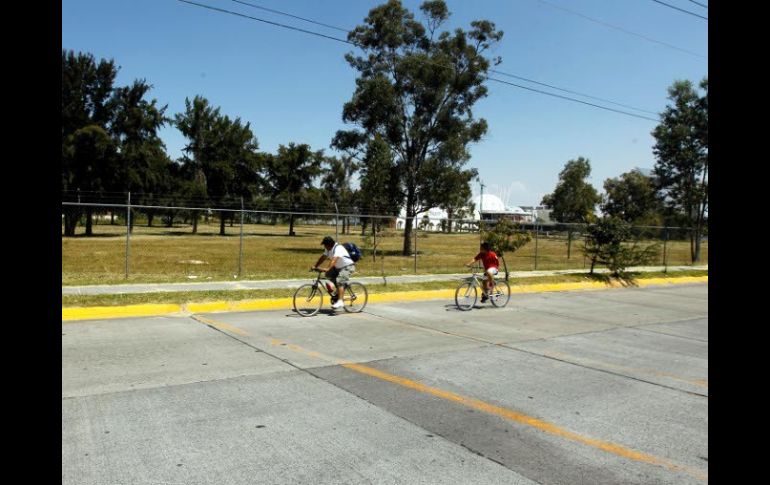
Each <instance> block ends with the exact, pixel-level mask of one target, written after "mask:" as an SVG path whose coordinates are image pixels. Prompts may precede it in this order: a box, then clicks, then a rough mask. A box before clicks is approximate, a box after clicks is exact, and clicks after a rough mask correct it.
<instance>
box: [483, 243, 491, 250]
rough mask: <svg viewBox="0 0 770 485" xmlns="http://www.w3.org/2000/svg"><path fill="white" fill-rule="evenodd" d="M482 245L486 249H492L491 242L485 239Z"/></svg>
mask: <svg viewBox="0 0 770 485" xmlns="http://www.w3.org/2000/svg"><path fill="white" fill-rule="evenodd" d="M481 247H482V248H484V249H486V250H487V251H490V250H491V249H492V248H491V246H490V245H489V243H488V242H486V241H484V242H483V243H481Z"/></svg>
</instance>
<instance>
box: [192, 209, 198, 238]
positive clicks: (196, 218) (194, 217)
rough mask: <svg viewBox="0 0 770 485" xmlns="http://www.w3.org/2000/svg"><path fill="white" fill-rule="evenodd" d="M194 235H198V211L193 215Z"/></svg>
mask: <svg viewBox="0 0 770 485" xmlns="http://www.w3.org/2000/svg"><path fill="white" fill-rule="evenodd" d="M192 233H193V234H198V211H193V213H192Z"/></svg>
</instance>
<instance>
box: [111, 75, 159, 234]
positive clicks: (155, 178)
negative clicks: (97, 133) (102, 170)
mask: <svg viewBox="0 0 770 485" xmlns="http://www.w3.org/2000/svg"><path fill="white" fill-rule="evenodd" d="M150 89H152V86H151V85H149V84H147V82H146V81H145V80H143V79H141V80H140V79H137V80H135V81H134V82H133V84H131V85H130V86H125V87H121V88H117V89H115V92H114V94H113V97H112V99H111V105H112V111H113V118H112V122H111V123H110V132H111V133H112V135H113V137H114V138H115V143H116V145H117V147H118V151H119V158H120V166H119V169H118V170H116V171H115V172H114V173H113V179H112V180H111V181H110V186H111V189H112V190H115V191H128V192H132V193H134V194H137V195H139V196H140V197H138V198H137V199H134V200H140V201H141V203H142V204H145V205H151V204H152V203H153V202H154V198H155V197H156V196H157V194H158V193H159V191H160V190H163V189H164V188H165V182H166V180H165V179H166V177H167V176H168V174H169V172H170V168H169V165H170V163H171V159H170V158H169V157H168V155H167V154H166V147H165V145H164V144H163V141H162V140H161V139H160V136H159V135H158V131H159V130H160V128H161V127H162V126H163V125H165V124H166V123H168V122H169V121H171V120H170V119H169V118H167V117H166V116H165V115H164V113H165V111H166V108H167V106H162V107H161V106H158V105H157V100H155V99H153V100H151V101H148V100H146V99H145V96H146V95H147V93H148V92H149V91H150ZM153 214H154V213H153V211H152V210H149V211H148V213H147V216H148V222H149V224H150V225H151V224H152V218H153ZM132 221H133V218H132Z"/></svg>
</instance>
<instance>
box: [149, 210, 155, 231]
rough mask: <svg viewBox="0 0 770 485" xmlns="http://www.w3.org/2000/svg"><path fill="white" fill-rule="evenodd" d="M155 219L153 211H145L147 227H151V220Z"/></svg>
mask: <svg viewBox="0 0 770 485" xmlns="http://www.w3.org/2000/svg"><path fill="white" fill-rule="evenodd" d="M153 219H155V211H154V210H149V211H147V227H152V220H153Z"/></svg>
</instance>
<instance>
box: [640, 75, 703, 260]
mask: <svg viewBox="0 0 770 485" xmlns="http://www.w3.org/2000/svg"><path fill="white" fill-rule="evenodd" d="M700 88H701V89H703V90H704V94H703V96H701V95H699V93H698V92H697V91H696V90H695V88H694V87H693V85H692V83H691V82H690V81H676V82H675V83H674V84H673V85H672V86H671V87H670V88H669V89H668V94H669V96H668V98H669V99H670V100H671V101H672V104H670V105H668V106H667V107H666V109H665V111H664V112H663V113H662V114H661V119H662V121H661V123H660V124H659V125H658V126H657V127H656V128H655V130H653V132H652V135H653V136H654V137H655V140H656V143H655V146H654V147H653V153H654V154H655V156H656V158H657V161H656V164H655V168H654V169H653V170H654V173H655V176H656V178H657V180H658V189H659V190H660V191H661V192H662V193H663V195H664V202H665V204H666V205H667V206H668V207H669V208H671V209H672V210H673V211H675V212H676V213H678V214H680V215H681V216H682V218H683V220H684V221H685V224H687V226H688V227H690V228H691V229H692V230H691V232H690V256H691V259H692V262H693V263H696V262H698V261H700V248H701V237H702V235H703V230H704V228H705V224H706V221H707V218H708V78H704V79H703V80H702V81H701V83H700Z"/></svg>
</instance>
